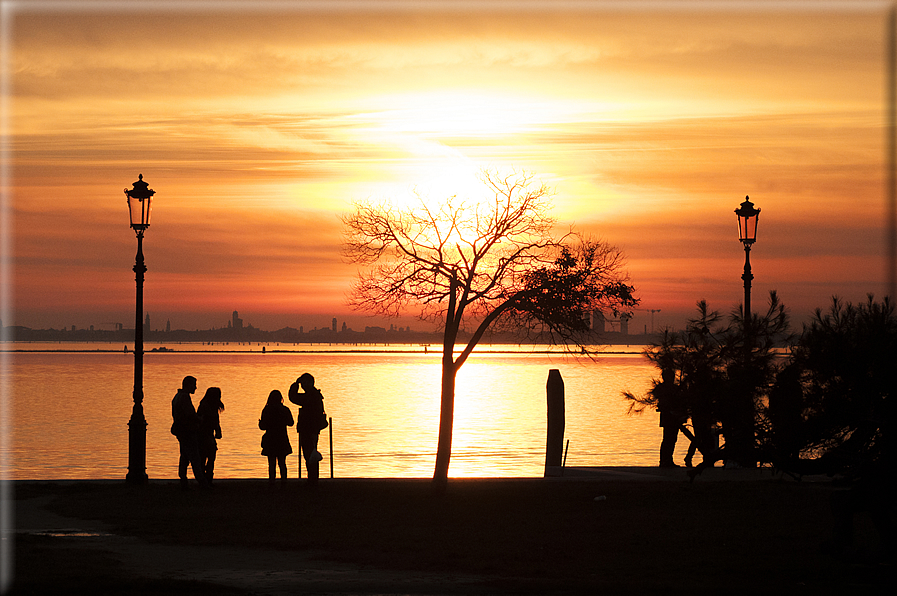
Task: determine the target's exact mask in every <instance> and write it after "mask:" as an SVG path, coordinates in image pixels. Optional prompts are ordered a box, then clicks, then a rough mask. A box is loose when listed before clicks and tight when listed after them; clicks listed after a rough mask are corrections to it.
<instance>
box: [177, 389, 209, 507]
mask: <svg viewBox="0 0 897 596" xmlns="http://www.w3.org/2000/svg"><path fill="white" fill-rule="evenodd" d="M195 392H196V377H191V376H189V375H188V376H186V377H184V380H183V381H182V382H181V388H180V389H179V390H178V392H177V393H176V394H175V396H174V397H173V398H172V400H171V418H172V421H173V422H172V424H171V434H173V435H174V436H175V437H177V439H178V443H179V445H180V456H179V459H178V478H180V479H181V488H182V489H184V490H186V489H187V487H188V484H187V464H188V463H189V464H190V466H191V467H192V468H193V477H194V478H196V481H197V482H199V484H200V485H201V486H205V478H204V476H203V473H202V462H201V461H200V456H199V416H197V415H196V409H195V408H194V407H193V399H192V398H191V397H190V395H191V394H193V393H195Z"/></svg>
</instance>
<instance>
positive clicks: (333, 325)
mask: <svg viewBox="0 0 897 596" xmlns="http://www.w3.org/2000/svg"><path fill="white" fill-rule="evenodd" d="M330 324H331V327H330V328H331V329H333V332H334V333H336V317H333V321H331V322H330Z"/></svg>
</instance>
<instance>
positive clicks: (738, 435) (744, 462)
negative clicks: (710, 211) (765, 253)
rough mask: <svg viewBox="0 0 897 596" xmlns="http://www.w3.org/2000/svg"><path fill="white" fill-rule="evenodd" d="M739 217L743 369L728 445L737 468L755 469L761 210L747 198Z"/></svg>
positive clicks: (739, 211)
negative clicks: (756, 265)
mask: <svg viewBox="0 0 897 596" xmlns="http://www.w3.org/2000/svg"><path fill="white" fill-rule="evenodd" d="M735 215H736V216H737V217H738V239H739V240H741V243H742V244H744V273H743V274H742V276H741V279H743V280H744V316H743V319H744V321H743V323H744V370H743V371H742V373H741V374H742V375H743V376H742V380H741V381H742V382H740V383H738V384H737V385H738V389H736V390H735V394H734V395H733V399H734V400H735V401H734V404H733V406H734V411H733V416H734V419H733V425H732V427H730V429H729V433H730V436H727V437H726V445H727V446H728V445H730V444H731V447H732V460H733V461H734V462H736V463H737V464H738V465H741V466H745V467H750V468H753V467H755V466H756V458H755V456H754V454H753V446H754V401H753V390H752V388H751V387H752V385H751V382H750V379H752V378H753V375H752V374H751V371H750V368H751V351H752V347H753V338H752V329H751V318H752V317H751V280H752V279H754V276H753V274H752V273H751V245H752V244H754V242H755V241H756V240H757V218H758V216H759V215H760V210H759V209H756V208H754V204H753V203H751V199H750V197H744V202H743V203H742V204H741V206H740V207H739V208H738V209H736V210H735Z"/></svg>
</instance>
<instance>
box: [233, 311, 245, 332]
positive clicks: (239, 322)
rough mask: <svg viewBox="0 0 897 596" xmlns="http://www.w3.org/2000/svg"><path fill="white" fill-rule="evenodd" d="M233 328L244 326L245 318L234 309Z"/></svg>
mask: <svg viewBox="0 0 897 596" xmlns="http://www.w3.org/2000/svg"><path fill="white" fill-rule="evenodd" d="M233 328H234V329H242V328H243V319H241V318H240V315H239V314H238V313H237V311H234V320H233Z"/></svg>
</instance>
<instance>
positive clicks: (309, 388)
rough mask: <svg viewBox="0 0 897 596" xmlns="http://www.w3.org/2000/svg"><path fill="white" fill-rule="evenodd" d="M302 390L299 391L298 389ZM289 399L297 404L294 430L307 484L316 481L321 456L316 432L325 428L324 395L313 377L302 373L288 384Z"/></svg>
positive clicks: (314, 483)
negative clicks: (297, 435)
mask: <svg viewBox="0 0 897 596" xmlns="http://www.w3.org/2000/svg"><path fill="white" fill-rule="evenodd" d="M300 388H301V389H302V391H299V389H300ZM287 395H288V396H289V398H290V401H291V402H293V403H294V404H296V405H297V406H299V414H298V419H297V422H296V432H298V433H299V447H300V449H301V454H302V458H303V459H305V469H306V471H307V472H308V484H309V486H315V485H316V484H317V483H318V476H319V468H320V462H321V460H322V459H323V456H322V455H321V453H320V452H319V451H318V434H319V433H320V432H321V431H322V430H324V429H325V428H327V413H326V412H325V411H324V396H323V395H322V394H321V391H320V390H319V389H318V388H317V387H315V378H314V377H313V376H311V375H310V374H309V373H303V374H302V375H301V376H300V377H299V378H298V379H296V381H295V382H294V383H293V384H292V385H290V390H289V391H288V392H287Z"/></svg>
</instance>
